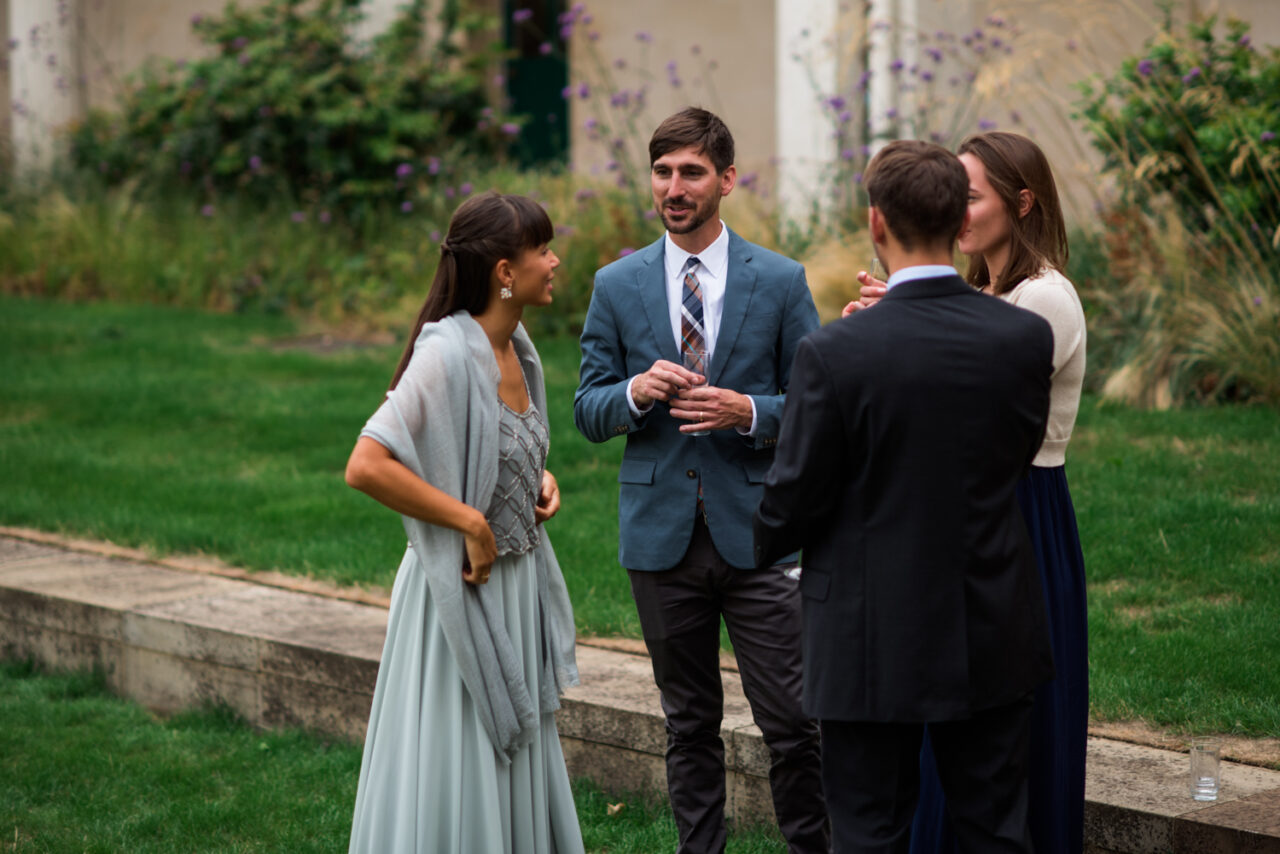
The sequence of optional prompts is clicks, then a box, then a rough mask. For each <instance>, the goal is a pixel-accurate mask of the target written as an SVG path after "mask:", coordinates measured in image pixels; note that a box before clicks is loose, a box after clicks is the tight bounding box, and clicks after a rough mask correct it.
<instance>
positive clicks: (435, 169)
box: [427, 157, 440, 175]
mask: <svg viewBox="0 0 1280 854" xmlns="http://www.w3.org/2000/svg"><path fill="white" fill-rule="evenodd" d="M439 172H440V158H439V157H428V158H427V174H428V175H437V174H439Z"/></svg>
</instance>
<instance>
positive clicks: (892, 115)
mask: <svg viewBox="0 0 1280 854" xmlns="http://www.w3.org/2000/svg"><path fill="white" fill-rule="evenodd" d="M884 117H885V118H886V119H888V120H889V121H893V120H894V119H896V118H897V117H898V108H897V107H890V108H889V109H888V110H885V113H884Z"/></svg>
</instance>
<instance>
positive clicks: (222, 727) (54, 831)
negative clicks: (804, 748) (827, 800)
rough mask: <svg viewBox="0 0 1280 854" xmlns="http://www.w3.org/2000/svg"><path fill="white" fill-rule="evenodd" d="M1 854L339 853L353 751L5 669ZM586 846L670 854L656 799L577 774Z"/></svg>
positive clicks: (209, 712) (0, 712)
mask: <svg viewBox="0 0 1280 854" xmlns="http://www.w3.org/2000/svg"><path fill="white" fill-rule="evenodd" d="M0 720H3V721H4V726H2V727H0V756H3V757H4V767H5V773H4V774H3V775H0V850H4V851H12V852H15V854H22V852H54V853H55V854H60V852H68V854H70V852H75V854H115V853H116V852H121V851H128V852H130V854H153V852H154V854H169V852H174V851H200V852H207V854H215V852H237V854H245V852H285V851H287V852H290V854H304V852H338V851H345V850H346V847H347V838H348V835H349V834H350V831H351V808H352V805H353V804H354V803H355V791H356V780H357V778H358V774H359V769H360V747H359V745H353V744H347V743H344V742H332V741H326V740H323V739H321V738H319V737H317V736H314V735H311V734H308V733H304V732H299V731H270V732H261V731H258V730H255V729H252V728H250V727H248V726H246V725H244V724H243V723H241V722H240V721H238V720H237V719H236V718H235V716H234V715H232V714H230V713H229V712H227V711H225V710H220V709H204V710H198V711H191V712H184V713H182V714H179V715H177V716H175V717H172V718H169V719H168V720H158V719H156V718H155V717H154V716H152V715H151V714H150V713H148V712H147V711H146V710H145V709H143V708H141V707H140V706H138V705H137V704H135V703H131V702H126V701H124V700H120V699H118V698H116V697H113V696H111V695H110V694H108V693H107V692H106V690H105V689H104V688H103V682H102V679H101V677H100V676H94V675H91V674H84V673H73V674H65V673H63V674H47V673H39V672H36V671H35V670H34V669H33V668H32V667H31V666H30V665H27V664H23V663H13V662H9V663H0ZM574 798H575V800H576V803H577V807H578V814H579V820H580V822H581V823H582V829H583V836H584V840H585V841H586V843H587V850H588V851H593V852H610V854H623V852H626V854H648V852H652V851H662V850H668V851H669V850H672V849H673V848H674V847H675V842H676V831H675V824H674V823H673V822H672V820H671V817H670V812H669V811H668V810H667V809H666V807H665V804H663V803H662V802H660V801H652V800H645V799H643V798H636V797H633V796H628V795H623V796H622V797H621V800H622V802H623V803H625V806H624V808H623V809H622V810H621V811H619V812H617V813H616V814H615V815H612V816H610V815H609V814H608V809H607V805H608V804H610V803H616V802H617V801H616V796H615V797H610V796H609V795H607V794H606V793H605V792H604V791H603V790H602V789H600V788H599V787H598V786H596V785H594V784H592V783H590V782H588V781H585V780H579V781H576V782H575V783H574ZM729 850H730V851H733V852H737V854H765V852H780V851H782V850H784V848H783V845H782V843H781V841H780V837H779V836H778V833H777V831H776V830H773V829H770V828H744V829H741V830H739V831H737V832H734V833H732V834H731V836H730V840H729Z"/></svg>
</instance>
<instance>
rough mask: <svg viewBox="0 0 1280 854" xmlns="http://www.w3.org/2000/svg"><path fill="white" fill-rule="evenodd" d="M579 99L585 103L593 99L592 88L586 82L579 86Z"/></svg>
mask: <svg viewBox="0 0 1280 854" xmlns="http://www.w3.org/2000/svg"><path fill="white" fill-rule="evenodd" d="M578 97H579V98H581V99H582V100H584V101H585V100H586V99H588V98H590V97H591V87H590V86H588V85H587V84H586V83H585V82H583V83H579V84H578Z"/></svg>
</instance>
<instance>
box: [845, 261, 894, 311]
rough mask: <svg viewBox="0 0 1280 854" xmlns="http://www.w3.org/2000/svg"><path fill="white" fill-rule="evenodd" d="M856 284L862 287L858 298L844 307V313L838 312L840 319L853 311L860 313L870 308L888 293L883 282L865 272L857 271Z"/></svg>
mask: <svg viewBox="0 0 1280 854" xmlns="http://www.w3.org/2000/svg"><path fill="white" fill-rule="evenodd" d="M858 283H859V284H860V285H862V287H861V288H859V289H858V296H859V298H858V299H856V300H854V301H853V302H851V303H849V304H848V305H846V306H845V307H844V311H842V312H840V316H841V317H848V316H849V315H851V314H853V313H854V312H855V311H861V310H862V309H864V308H871V306H873V305H875V304H876V303H878V302H880V300H881V299H882V298H883V297H884V295H885V294H886V293H888V291H889V288H888V287H886V285H885V283H884V282H882V281H880V280H879V279H877V278H876V277H875V276H873V275H871V274H870V273H868V272H867V271H866V270H859V271H858Z"/></svg>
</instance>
